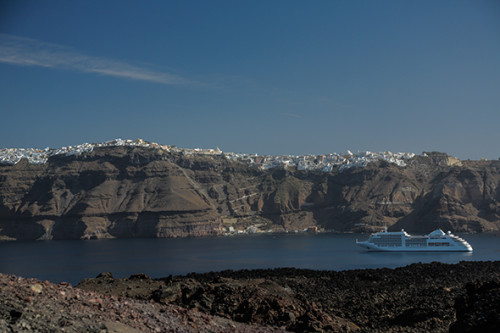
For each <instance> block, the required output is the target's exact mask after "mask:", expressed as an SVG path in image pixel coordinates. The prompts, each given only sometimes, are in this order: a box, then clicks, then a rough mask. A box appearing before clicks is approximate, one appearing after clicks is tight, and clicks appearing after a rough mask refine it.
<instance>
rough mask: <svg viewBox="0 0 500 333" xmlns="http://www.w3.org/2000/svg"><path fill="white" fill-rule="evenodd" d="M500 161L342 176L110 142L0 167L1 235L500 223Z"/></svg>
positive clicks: (389, 167) (487, 226)
mask: <svg viewBox="0 0 500 333" xmlns="http://www.w3.org/2000/svg"><path fill="white" fill-rule="evenodd" d="M499 183H500V161H464V162H460V161H458V162H457V161H456V160H453V159H450V158H449V157H447V156H432V155H431V156H417V157H414V158H413V159H412V160H410V161H409V163H408V165H407V166H406V167H398V166H396V165H393V164H390V163H387V162H384V161H380V162H377V163H372V164H369V165H368V166H367V167H364V168H351V169H346V170H344V171H343V172H339V170H338V169H334V170H333V171H332V172H329V173H324V172H320V171H297V170H295V169H294V168H290V169H283V168H275V169H269V170H265V171H264V170H259V169H258V168H256V167H252V166H249V165H247V164H245V163H242V162H234V161H230V160H228V159H226V158H225V157H224V155H201V154H199V155H196V154H193V155H185V154H182V153H175V152H167V151H165V150H161V149H155V148H145V147H128V146H122V147H120V146H117V147H103V148H99V149H94V150H93V151H92V152H87V153H84V154H82V155H78V156H53V157H51V158H49V160H48V162H47V163H45V164H40V165H33V164H29V163H27V161H26V160H23V161H21V162H19V163H17V164H15V165H0V237H1V238H2V239H79V238H111V237H184V236H205V235H218V234H221V233H222V232H223V230H224V229H225V230H227V229H228V228H233V229H238V228H239V229H243V228H248V227H252V228H255V229H261V230H269V229H271V230H275V231H285V230H303V229H304V228H307V227H310V226H319V227H321V228H325V229H327V230H336V231H341V232H346V231H371V230H377V229H378V228H380V227H381V226H384V225H387V226H392V227H393V228H405V229H406V230H408V231H412V232H429V231H431V230H432V229H434V228H438V227H440V228H443V229H446V230H452V231H476V232H483V231H498V230H500V187H499Z"/></svg>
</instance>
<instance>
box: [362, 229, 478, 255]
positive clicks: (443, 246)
mask: <svg viewBox="0 0 500 333" xmlns="http://www.w3.org/2000/svg"><path fill="white" fill-rule="evenodd" d="M356 244H357V245H358V246H360V247H362V248H363V249H365V250H367V251H380V252H472V246H470V244H469V243H468V242H467V241H465V240H464V239H462V238H460V237H458V236H455V235H453V234H452V233H451V232H449V231H448V233H444V232H443V231H442V230H440V229H438V230H435V231H433V232H432V233H430V234H429V235H426V236H411V235H409V234H408V233H406V232H405V231H404V230H401V231H398V232H387V230H385V231H383V232H378V233H374V234H372V235H371V236H370V237H369V238H368V240H366V241H363V242H359V241H358V240H356Z"/></svg>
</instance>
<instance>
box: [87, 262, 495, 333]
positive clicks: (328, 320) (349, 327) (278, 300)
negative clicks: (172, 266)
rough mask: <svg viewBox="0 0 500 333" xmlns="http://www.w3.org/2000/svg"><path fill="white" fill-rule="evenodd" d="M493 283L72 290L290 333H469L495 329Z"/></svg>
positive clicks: (254, 280)
mask: <svg viewBox="0 0 500 333" xmlns="http://www.w3.org/2000/svg"><path fill="white" fill-rule="evenodd" d="M499 279H500V261H496V262H461V263H459V264H454V265H451V264H441V263H432V264H412V265H410V266H407V267H402V268H397V269H366V270H353V271H344V272H333V271H312V270H302V269H293V268H283V269H266V270H241V271H223V272H217V273H206V274H189V275H187V276H176V277H168V278H165V279H157V280H137V279H119V280H114V281H110V280H109V278H108V277H107V276H101V277H97V278H95V279H87V280H85V281H83V282H82V283H80V284H79V285H78V288H82V289H85V290H92V291H97V292H100V293H105V294H107V295H115V296H124V295H127V292H129V290H135V291H136V294H135V296H134V297H135V298H138V299H152V300H154V301H156V302H158V303H161V304H175V305H179V306H182V307H187V308H195V309H198V310H199V311H201V312H203V313H207V314H211V315H217V316H221V317H226V318H230V319H232V320H235V321H239V322H244V323H254V324H259V325H269V326H279V327H285V328H286V329H287V330H291V331H295V332H306V331H307V332H315V331H322V330H323V331H339V332H342V331H344V332H350V331H364V332H366V331H369V332H390V331H398V332H401V331H404V332H447V331H448V329H449V328H450V326H451V325H452V324H453V326H452V328H453V329H455V330H457V332H466V331H467V332H473V331H474V330H475V329H476V330H475V331H478V330H477V329H479V328H482V329H490V330H491V329H492V328H495V327H497V326H495V325H498V304H500V303H499V302H498V296H499V295H498V290H499V289H498V281H499ZM140 281H143V282H142V283H141V282H140ZM492 281H493V282H492ZM127 287H129V288H130V289H127ZM455 321H456V323H455ZM479 331H481V330H479Z"/></svg>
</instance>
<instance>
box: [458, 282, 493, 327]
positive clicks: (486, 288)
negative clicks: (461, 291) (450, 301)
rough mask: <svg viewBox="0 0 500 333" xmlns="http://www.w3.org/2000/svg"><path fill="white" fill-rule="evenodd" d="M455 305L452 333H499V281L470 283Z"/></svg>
mask: <svg viewBox="0 0 500 333" xmlns="http://www.w3.org/2000/svg"><path fill="white" fill-rule="evenodd" d="M465 289H466V291H467V292H466V294H465V295H463V296H461V297H459V298H458V299H457V301H456V303H455V308H456V311H457V321H456V323H454V324H453V325H452V327H451V328H450V332H453V333H465V332H491V333H493V332H500V279H498V278H497V279H492V280H490V281H484V282H472V283H468V284H467V285H466V288H465Z"/></svg>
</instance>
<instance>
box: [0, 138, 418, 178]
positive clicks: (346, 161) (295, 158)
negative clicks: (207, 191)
mask: <svg viewBox="0 0 500 333" xmlns="http://www.w3.org/2000/svg"><path fill="white" fill-rule="evenodd" d="M113 146H136V147H146V148H156V149H162V150H165V151H167V152H174V153H181V154H185V155H196V154H200V155H201V154H203V155H220V156H223V157H225V158H227V159H229V160H232V161H239V162H243V163H247V164H248V165H252V166H257V167H259V168H260V169H262V170H268V169H272V168H291V167H293V168H296V169H297V170H321V171H323V172H331V171H332V170H333V169H334V168H335V167H339V171H340V172H342V171H343V170H344V169H348V168H352V167H366V166H367V165H368V164H369V163H371V162H376V161H386V162H389V163H393V164H396V165H397V166H400V167H404V166H406V162H407V161H408V160H409V159H411V158H412V157H413V156H415V154H413V153H392V152H389V151H387V152H381V153H374V152H369V151H364V152H358V153H352V152H351V151H349V150H348V151H347V152H346V153H344V154H338V153H331V154H324V155H277V156H272V155H259V154H242V153H231V152H223V151H221V150H220V149H219V148H217V149H201V148H194V149H190V148H178V147H175V146H168V145H160V144H158V143H153V142H147V141H144V140H141V139H136V140H122V139H115V140H111V141H106V142H102V143H84V144H81V145H77V146H68V147H61V148H49V147H47V148H45V149H37V148H2V149H0V163H1V164H10V165H13V164H17V163H19V162H20V161H21V160H22V159H27V160H28V162H29V163H30V164H44V163H46V162H47V161H48V159H49V158H50V157H51V156H56V155H65V156H71V155H80V154H83V153H86V152H92V151H93V150H94V149H95V148H100V147H113Z"/></svg>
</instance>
